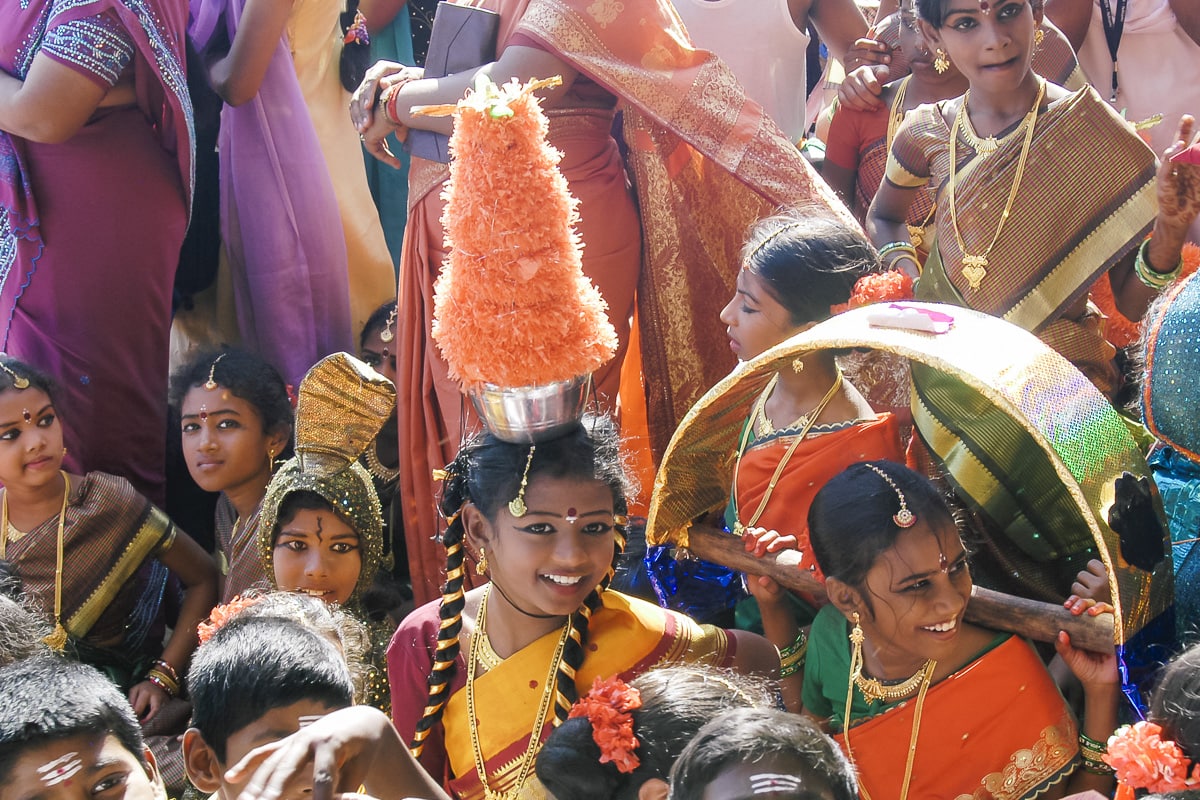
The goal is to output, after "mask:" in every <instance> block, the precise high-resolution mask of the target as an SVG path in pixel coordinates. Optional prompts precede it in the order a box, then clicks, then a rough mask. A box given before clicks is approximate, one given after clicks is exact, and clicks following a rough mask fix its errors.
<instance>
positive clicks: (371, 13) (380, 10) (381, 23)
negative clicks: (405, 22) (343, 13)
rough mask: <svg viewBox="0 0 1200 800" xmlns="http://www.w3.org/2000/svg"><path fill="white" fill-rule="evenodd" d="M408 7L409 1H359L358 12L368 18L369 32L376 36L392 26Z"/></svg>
mask: <svg viewBox="0 0 1200 800" xmlns="http://www.w3.org/2000/svg"><path fill="white" fill-rule="evenodd" d="M407 5H408V0H359V4H358V10H359V11H361V12H362V15H363V16H364V17H366V18H367V30H368V31H370V32H371V34H372V35H374V34H375V33H376V32H377V31H381V30H383V29H384V28H386V27H387V26H388V25H389V24H391V21H392V20H393V19H395V18H396V15H397V14H399V13H400V12H401V11H404V9H405V7H406V6H407Z"/></svg>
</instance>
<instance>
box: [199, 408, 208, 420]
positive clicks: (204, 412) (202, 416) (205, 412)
mask: <svg viewBox="0 0 1200 800" xmlns="http://www.w3.org/2000/svg"><path fill="white" fill-rule="evenodd" d="M207 419H208V406H200V421H201V422H204V421H206V420H207Z"/></svg>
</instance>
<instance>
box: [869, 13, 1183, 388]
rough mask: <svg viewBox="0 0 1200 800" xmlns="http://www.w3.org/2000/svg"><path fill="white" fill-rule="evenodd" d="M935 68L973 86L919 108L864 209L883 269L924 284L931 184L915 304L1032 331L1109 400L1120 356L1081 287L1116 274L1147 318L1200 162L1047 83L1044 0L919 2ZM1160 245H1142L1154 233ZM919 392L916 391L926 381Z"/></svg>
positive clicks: (1118, 290)
mask: <svg viewBox="0 0 1200 800" xmlns="http://www.w3.org/2000/svg"><path fill="white" fill-rule="evenodd" d="M917 11H918V13H919V14H920V17H921V19H920V25H921V30H922V32H923V33H924V35H925V38H926V39H927V40H928V41H929V44H930V46H931V47H933V48H934V56H935V60H934V67H935V69H937V68H938V67H939V66H941V67H944V68H948V65H949V64H951V63H952V64H954V65H955V66H956V67H957V68H958V70H959V71H960V72H961V73H962V74H963V75H964V76H965V77H966V79H967V81H968V82H969V84H970V88H969V90H968V91H967V92H966V93H965V94H964V95H963V96H962V97H961V98H955V99H953V100H946V101H943V102H940V103H936V104H933V105H927V106H921V107H920V108H918V109H916V110H915V111H913V112H912V113H910V114H909V115H908V116H907V118H906V119H905V121H904V123H903V124H902V125H901V126H900V129H899V130H898V131H897V132H896V136H895V139H894V140H893V142H892V150H891V155H890V158H889V161H888V166H887V174H886V177H885V180H884V182H883V184H882V185H881V186H880V187H879V191H878V193H877V194H876V195H875V200H874V202H873V203H872V205H871V208H870V210H869V212H868V214H867V230H868V232H869V234H870V236H871V239H872V241H873V242H875V244H876V246H877V247H879V249H880V252H881V253H882V254H883V258H884V261H885V262H886V263H887V264H889V265H892V266H897V267H899V268H901V269H904V270H906V271H908V272H909V273H910V274H911V275H913V276H916V275H917V273H918V266H917V263H916V257H915V254H914V253H913V252H912V243H911V241H910V238H909V233H908V229H907V228H906V227H905V222H906V218H907V214H908V211H909V206H910V205H911V204H912V202H913V200H914V198H915V197H916V196H917V192H918V190H919V189H920V188H921V187H923V186H925V185H926V184H927V183H929V182H931V181H932V182H933V185H934V186H935V187H936V188H938V199H937V205H938V208H937V219H938V236H937V242H936V245H935V246H934V247H933V250H932V251H931V252H930V255H929V259H928V261H927V263H926V264H925V270H924V273H923V275H922V277H921V281H920V284H919V286H918V289H917V297H918V299H923V300H935V301H939V302H948V303H954V304H956V305H965V306H969V307H971V308H974V309H976V310H978V311H983V312H986V313H989V314H993V315H995V316H998V317H1003V318H1004V319H1006V320H1008V321H1009V322H1012V323H1014V324H1016V325H1019V326H1021V327H1022V328H1025V329H1026V330H1029V331H1034V332H1036V333H1037V335H1038V336H1039V337H1040V338H1041V339H1042V340H1043V341H1045V342H1046V343H1047V344H1048V345H1049V346H1051V347H1053V348H1054V349H1055V350H1057V351H1058V352H1060V353H1061V354H1062V355H1063V356H1065V357H1066V358H1067V359H1068V360H1070V361H1071V362H1073V363H1074V364H1075V365H1076V366H1078V367H1079V368H1080V370H1081V371H1083V372H1084V373H1085V374H1087V375H1088V377H1089V378H1091V379H1092V381H1093V382H1094V383H1096V384H1097V386H1098V387H1099V388H1100V389H1101V391H1104V392H1105V393H1106V394H1109V395H1110V396H1111V395H1112V394H1113V392H1114V391H1115V390H1116V389H1117V388H1119V378H1120V376H1119V373H1118V371H1117V369H1116V367H1115V365H1114V364H1113V357H1114V355H1115V351H1114V350H1113V348H1112V346H1111V345H1109V344H1108V343H1107V342H1106V341H1105V339H1104V337H1103V326H1102V325H1101V319H1100V318H1099V316H1098V315H1097V313H1096V312H1095V310H1094V308H1092V307H1090V306H1089V305H1088V291H1089V290H1090V289H1091V287H1092V284H1093V283H1095V282H1096V280H1097V279H1098V278H1100V276H1102V275H1104V274H1106V273H1107V274H1108V276H1109V280H1110V282H1111V284H1112V289H1113V294H1114V296H1115V298H1116V303H1117V307H1118V309H1119V310H1120V311H1121V312H1122V313H1123V314H1125V315H1126V316H1127V317H1129V318H1130V319H1134V320H1136V319H1140V318H1141V316H1142V314H1143V312H1144V311H1145V309H1146V304H1147V303H1148V302H1149V300H1150V299H1151V298H1152V297H1153V296H1154V295H1155V294H1156V293H1157V292H1158V291H1160V290H1161V289H1162V288H1163V287H1164V286H1166V285H1167V284H1168V283H1170V282H1171V281H1172V280H1173V279H1174V278H1175V277H1176V276H1177V275H1178V274H1179V270H1180V253H1181V248H1182V246H1183V243H1184V237H1185V235H1186V231H1187V229H1188V226H1189V225H1190V224H1191V222H1192V221H1193V220H1194V219H1195V218H1196V215H1197V213H1198V212H1200V167H1197V166H1196V165H1192V164H1183V163H1173V162H1172V161H1171V160H1170V156H1172V155H1174V154H1175V153H1176V152H1178V151H1180V150H1182V149H1183V148H1184V147H1185V146H1186V145H1187V144H1188V143H1190V141H1191V139H1192V136H1191V133H1192V121H1191V118H1190V117H1185V118H1184V120H1183V121H1182V122H1181V123H1180V127H1179V131H1178V134H1177V137H1176V138H1177V140H1178V141H1176V143H1175V145H1174V146H1173V147H1171V148H1170V149H1168V150H1167V152H1166V153H1165V154H1164V159H1163V162H1162V164H1161V166H1160V167H1159V168H1158V170H1157V176H1156V171H1155V161H1154V154H1153V153H1151V152H1150V150H1149V149H1148V148H1147V147H1146V145H1145V144H1144V143H1143V142H1142V140H1141V139H1140V138H1139V137H1138V136H1137V135H1136V134H1135V133H1134V131H1133V129H1132V128H1131V127H1130V126H1129V125H1128V124H1127V123H1126V122H1125V121H1124V120H1123V119H1121V118H1120V116H1118V115H1117V114H1116V113H1115V112H1114V111H1113V110H1112V109H1111V108H1110V107H1109V106H1108V104H1106V103H1105V102H1104V101H1103V100H1102V99H1101V98H1100V97H1099V96H1098V95H1097V94H1096V92H1095V91H1094V90H1093V89H1092V88H1090V87H1084V88H1083V89H1080V90H1079V91H1077V92H1074V93H1070V92H1068V91H1067V90H1065V89H1063V88H1062V87H1060V86H1057V85H1055V84H1053V83H1048V82H1046V81H1045V80H1043V79H1042V78H1040V77H1038V75H1037V74H1036V73H1034V72H1033V70H1032V69H1031V68H1030V59H1031V57H1032V53H1033V51H1034V49H1035V48H1036V47H1037V42H1038V41H1039V40H1040V38H1041V34H1040V27H1041V23H1042V4H1041V2H1040V0H999V2H997V1H996V0H965V2H964V1H963V0H954V1H953V2H951V0H917ZM1151 232H1153V237H1152V238H1151V239H1149V240H1146V238H1145V237H1146V235H1147V234H1148V233H1151ZM918 390H920V386H918Z"/></svg>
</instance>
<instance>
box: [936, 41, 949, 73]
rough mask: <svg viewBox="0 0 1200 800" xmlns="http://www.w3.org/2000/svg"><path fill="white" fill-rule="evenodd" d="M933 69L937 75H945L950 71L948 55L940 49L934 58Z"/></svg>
mask: <svg viewBox="0 0 1200 800" xmlns="http://www.w3.org/2000/svg"><path fill="white" fill-rule="evenodd" d="M933 68H934V69H935V70H937V74H938V75H945V74H946V73H947V72H949V70H950V54H949V53H947V52H946V51H945V50H943V49H942V48H940V47H939V48H938V49H937V51H936V54H935V56H934V59H933Z"/></svg>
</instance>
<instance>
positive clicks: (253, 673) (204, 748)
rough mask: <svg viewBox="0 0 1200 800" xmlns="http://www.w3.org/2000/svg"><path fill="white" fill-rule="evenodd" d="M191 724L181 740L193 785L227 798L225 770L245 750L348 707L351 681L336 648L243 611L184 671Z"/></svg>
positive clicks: (292, 624) (287, 622) (291, 623)
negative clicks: (188, 695)
mask: <svg viewBox="0 0 1200 800" xmlns="http://www.w3.org/2000/svg"><path fill="white" fill-rule="evenodd" d="M188 689H189V691H190V692H191V696H192V705H193V711H192V726H191V727H190V728H189V729H188V731H187V733H186V734H185V735H184V738H183V757H184V764H185V766H186V767H187V773H188V778H190V779H191V781H192V783H193V784H195V786H196V788H197V789H199V790H200V791H202V792H206V793H208V794H213V793H216V794H217V796H218V797H221V798H223V800H233V798H235V797H236V796H237V794H238V792H239V791H240V789H241V787H240V786H234V785H232V784H229V783H228V782H227V781H226V780H225V777H224V776H225V771H226V770H228V769H229V768H230V767H232V766H233V765H235V764H237V763H238V762H239V761H240V760H241V759H242V758H243V757H245V756H246V754H247V753H249V752H250V751H251V750H253V749H254V748H256V747H260V746H262V745H265V744H270V743H272V742H276V741H279V740H280V739H283V738H284V737H286V736H290V735H291V734H293V733H295V732H296V731H298V730H300V728H302V727H303V726H304V725H305V724H306V723H307V722H311V721H313V720H315V719H316V718H319V717H321V716H324V715H325V714H328V713H329V712H331V711H335V710H337V709H339V708H346V707H348V706H350V705H351V703H352V702H353V697H354V686H353V683H352V681H351V678H350V670H349V668H348V667H347V666H346V661H345V659H344V658H343V656H342V654H341V653H340V652H339V651H338V649H337V647H336V646H335V645H334V644H333V643H332V642H330V641H329V639H327V638H325V637H324V636H322V635H321V634H319V633H317V632H315V631H312V630H310V629H308V628H306V627H304V626H303V625H302V624H300V623H299V622H297V621H295V620H293V619H284V618H280V617H256V616H252V615H244V616H239V617H235V618H234V619H232V620H230V621H229V622H228V623H226V625H225V626H224V627H222V628H221V629H220V630H218V631H217V632H216V633H214V634H213V636H212V638H211V639H209V640H208V642H207V643H205V644H204V645H203V646H202V647H200V648H199V649H198V650H197V651H196V655H195V657H194V658H193V659H192V666H191V669H189V670H188Z"/></svg>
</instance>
